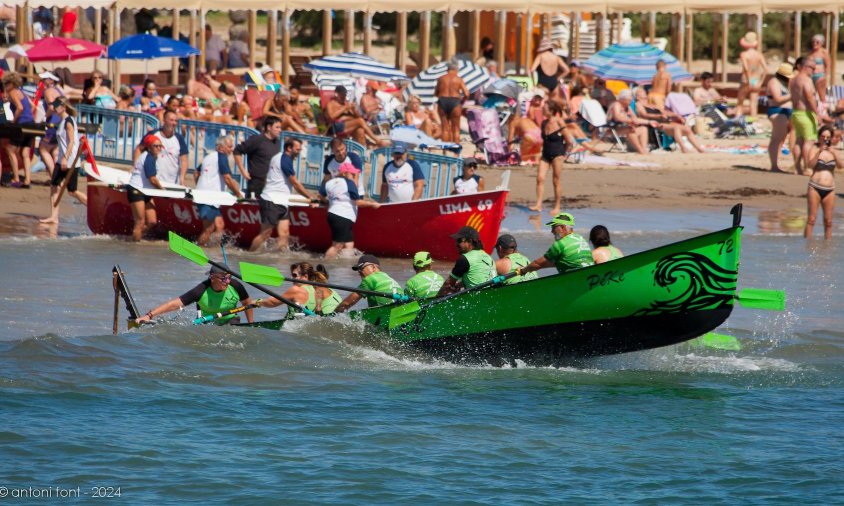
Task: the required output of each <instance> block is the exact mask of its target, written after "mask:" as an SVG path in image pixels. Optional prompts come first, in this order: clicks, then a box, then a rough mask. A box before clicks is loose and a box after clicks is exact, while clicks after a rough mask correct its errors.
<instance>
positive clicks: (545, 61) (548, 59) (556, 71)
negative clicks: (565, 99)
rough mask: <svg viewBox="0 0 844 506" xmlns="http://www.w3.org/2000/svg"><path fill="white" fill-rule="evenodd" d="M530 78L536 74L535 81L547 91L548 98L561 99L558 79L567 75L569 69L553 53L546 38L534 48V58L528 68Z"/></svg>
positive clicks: (552, 48) (551, 46)
mask: <svg viewBox="0 0 844 506" xmlns="http://www.w3.org/2000/svg"><path fill="white" fill-rule="evenodd" d="M530 72H531V77H533V73H534V72H536V81H535V82H534V84H538V85H540V86H542V87H543V88H545V89H546V90H547V91H548V94H549V98H552V97H561V96H562V90H561V89H560V77H564V76H566V75H567V74H568V73H569V68H568V66H567V65H566V64H565V62H563V60H562V59H561V58H560V57H559V56H557V55H556V54H555V53H554V46H553V45H552V44H551V41H550V40H549V39H547V38H545V39H542V41H540V43H539V46H538V47H537V48H536V58H535V59H534V60H533V65H531V67H530Z"/></svg>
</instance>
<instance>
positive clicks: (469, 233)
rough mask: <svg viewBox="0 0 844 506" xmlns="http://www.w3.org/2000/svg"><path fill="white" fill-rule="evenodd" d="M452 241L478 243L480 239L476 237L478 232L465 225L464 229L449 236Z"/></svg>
mask: <svg viewBox="0 0 844 506" xmlns="http://www.w3.org/2000/svg"><path fill="white" fill-rule="evenodd" d="M451 238H452V239H466V240H469V241H471V240H475V241H480V240H481V237H480V236H479V235H478V231H477V230H475V229H474V228H472V227H470V226H468V225H466V226H465V227H461V228H460V230H458V231H457V233H455V234H451Z"/></svg>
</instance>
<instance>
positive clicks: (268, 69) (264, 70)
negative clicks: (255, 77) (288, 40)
mask: <svg viewBox="0 0 844 506" xmlns="http://www.w3.org/2000/svg"><path fill="white" fill-rule="evenodd" d="M258 72H260V73H261V75H264V74H266V73H267V72H275V70H273V68H272V67H270V66H269V65H264V66H262V67H261V68H260V69H258Z"/></svg>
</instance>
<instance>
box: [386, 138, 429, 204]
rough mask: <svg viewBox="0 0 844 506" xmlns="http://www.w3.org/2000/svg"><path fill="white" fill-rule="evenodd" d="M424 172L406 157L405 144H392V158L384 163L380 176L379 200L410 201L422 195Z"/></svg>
mask: <svg viewBox="0 0 844 506" xmlns="http://www.w3.org/2000/svg"><path fill="white" fill-rule="evenodd" d="M424 189H425V174H424V173H423V172H422V168H421V167H420V166H419V164H418V163H416V162H415V161H414V160H408V159H407V146H405V145H404V144H401V143H397V144H396V145H394V146H393V160H392V161H390V162H388V163H387V164H386V165H384V173H383V175H382V176H381V202H387V201H388V198H389V201H390V202H410V201H411V200H419V199H420V198H421V197H422V190H424Z"/></svg>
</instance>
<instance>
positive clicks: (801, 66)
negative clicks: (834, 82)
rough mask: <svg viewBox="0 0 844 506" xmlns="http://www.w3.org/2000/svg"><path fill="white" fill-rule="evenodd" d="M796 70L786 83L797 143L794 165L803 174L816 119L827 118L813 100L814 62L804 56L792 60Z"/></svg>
mask: <svg viewBox="0 0 844 506" xmlns="http://www.w3.org/2000/svg"><path fill="white" fill-rule="evenodd" d="M794 68H795V70H796V71H797V73H796V74H795V76H794V78H792V79H791V82H790V83H789V84H788V91H789V93H790V94H791V100H792V104H793V106H794V112H793V113H792V115H791V126H792V127H794V136H795V138H796V140H797V143H796V144H795V146H794V151H795V153H794V156H795V166H794V170H795V171H796V172H797V173H798V174H804V173H805V172H808V171H809V170H810V169H809V151H810V150H809V149H808V148H809V146H811V144H812V143H814V142H815V141H817V140H818V121H824V120H828V119H829V118H828V117H827V116H826V114H824V113H822V112H820V111H819V110H818V103H817V102H816V101H815V85H814V83H812V73H813V72H814V71H815V62H814V61H812V60H809V59H806V58H804V57H802V56H801V57H800V58H797V61H796V62H794Z"/></svg>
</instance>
